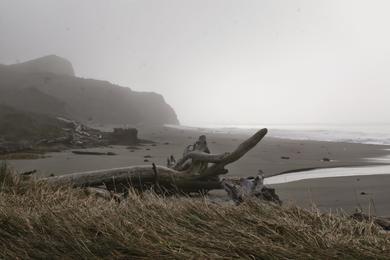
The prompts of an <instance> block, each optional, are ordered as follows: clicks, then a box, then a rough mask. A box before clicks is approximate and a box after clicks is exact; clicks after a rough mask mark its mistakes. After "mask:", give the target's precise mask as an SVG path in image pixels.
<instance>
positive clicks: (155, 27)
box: [0, 0, 390, 125]
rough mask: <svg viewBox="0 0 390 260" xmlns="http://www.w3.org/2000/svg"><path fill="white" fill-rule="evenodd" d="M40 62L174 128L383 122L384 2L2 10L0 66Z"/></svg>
mask: <svg viewBox="0 0 390 260" xmlns="http://www.w3.org/2000/svg"><path fill="white" fill-rule="evenodd" d="M47 54H56V55H59V56H62V57H65V58H67V59H69V60H70V61H71V62H72V63H73V66H74V68H75V71H76V74H77V75H78V76H80V77H86V78H97V79H104V80H108V81H111V82H113V83H116V84H119V85H122V86H128V87H131V88H132V89H134V90H139V91H155V92H158V93H161V94H163V95H164V97H165V99H166V101H167V102H168V103H169V104H171V105H172V107H173V108H174V109H175V111H176V112H177V114H178V116H179V120H180V121H181V122H182V123H183V124H192V125H196V124H255V123H260V124H262V123H264V124H271V123H370V122H387V123H389V122H390V1H385V0H383V1H373V0H370V1H369V0H367V1H357V0H348V1H347V0H334V1H332V0H317V1H314V0H307V1H298V0H284V1H279V0H269V1H261V0H254V1H246V0H235V1H229V0H219V1H218V0H213V1H211V0H204V1H202V0H192V1H190V0H188V1H187V0H175V1H171V0H165V1H162V0H154V1H148V0H138V1H130V0H123V1H119V0H115V1H107V0H99V1H98V0H82V1H80V0H62V1H60V0H57V1H55V0H46V1H43V0H34V1H32V0H26V1H18V0H0V63H4V64H10V63H15V62H16V61H25V60H28V59H32V58H36V57H40V56H43V55H47Z"/></svg>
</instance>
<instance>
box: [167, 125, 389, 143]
mask: <svg viewBox="0 0 390 260" xmlns="http://www.w3.org/2000/svg"><path fill="white" fill-rule="evenodd" d="M174 127H178V128H197V129H201V130H204V131H206V132H208V131H212V132H223V133H240V134H242V133H247V134H251V133H253V132H254V131H255V130H256V129H261V128H268V130H269V133H268V136H271V137H276V138H283V139H293V140H313V141H328V142H348V143H363V144H377V145H390V124H376V125H374V124H373V125H368V124H365V125H325V124H321V125H314V124H312V125H303V124H302V125H282V124H281V125H266V124H258V125H197V126H174Z"/></svg>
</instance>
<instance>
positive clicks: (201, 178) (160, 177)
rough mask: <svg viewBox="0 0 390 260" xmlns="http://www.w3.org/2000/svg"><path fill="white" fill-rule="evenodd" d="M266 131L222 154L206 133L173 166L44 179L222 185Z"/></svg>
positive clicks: (116, 185) (187, 187)
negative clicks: (223, 176)
mask: <svg viewBox="0 0 390 260" xmlns="http://www.w3.org/2000/svg"><path fill="white" fill-rule="evenodd" d="M266 134H267V129H261V130H259V131H258V132H257V133H255V134H254V135H253V136H251V137H250V138H249V139H247V140H246V141H244V142H243V143H241V144H240V145H239V146H238V147H237V148H236V149H235V150H234V151H233V152H231V153H221V154H210V153H209V152H210V151H209V149H208V147H207V142H206V137H205V136H201V137H200V138H199V140H198V141H197V142H196V143H195V144H194V145H193V146H192V148H190V149H189V148H187V149H186V151H185V152H184V154H183V158H182V159H180V160H178V162H177V163H176V164H175V165H174V166H173V167H172V168H169V167H165V166H152V165H141V166H130V167H123V168H114V169H106V170H97V171H87V172H76V173H72V174H67V175H61V176H55V177H50V178H45V179H43V180H44V181H47V182H49V183H52V184H71V185H73V186H76V187H97V186H100V185H105V186H106V187H108V188H109V189H113V190H122V189H124V188H128V187H134V188H141V189H143V188H147V187H150V186H153V185H155V184H156V183H158V185H159V186H160V187H163V188H164V189H167V190H180V191H183V192H195V191H200V190H211V189H220V188H222V185H221V183H220V181H219V178H218V176H219V175H221V174H226V173H227V170H226V169H225V166H226V165H228V164H230V163H233V162H235V161H237V160H239V159H240V158H241V157H242V156H244V155H245V154H246V153H247V152H248V151H249V150H251V149H252V148H253V147H254V146H256V144H258V143H259V142H260V141H261V140H262V139H263V137H264V136H265V135H266Z"/></svg>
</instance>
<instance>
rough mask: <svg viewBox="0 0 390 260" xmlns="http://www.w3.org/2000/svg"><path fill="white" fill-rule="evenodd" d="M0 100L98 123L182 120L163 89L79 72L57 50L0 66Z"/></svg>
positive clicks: (151, 123)
mask: <svg viewBox="0 0 390 260" xmlns="http://www.w3.org/2000/svg"><path fill="white" fill-rule="evenodd" d="M0 103H2V104H5V105H8V106H10V107H14V108H16V109H21V110H27V111H31V112H35V113H43V114H50V115H59V116H65V117H69V118H71V119H74V120H79V121H82V122H91V123H98V124H132V125H137V124H144V125H162V124H178V123H179V121H178V119H177V116H176V113H175V111H174V110H173V109H172V107H171V106H169V105H168V104H167V103H166V102H165V100H164V98H163V97H162V96H161V95H159V94H156V93H149V92H136V91H132V90H131V89H130V88H126V87H121V86H117V85H114V84H111V83H109V82H107V81H101V80H93V79H83V78H78V77H75V76H74V72H73V67H72V65H71V63H70V62H68V61H66V60H65V59H63V58H60V57H57V56H54V55H52V56H46V57H43V58H40V59H37V60H32V61H28V62H25V63H20V64H15V65H8V66H4V65H3V66H0Z"/></svg>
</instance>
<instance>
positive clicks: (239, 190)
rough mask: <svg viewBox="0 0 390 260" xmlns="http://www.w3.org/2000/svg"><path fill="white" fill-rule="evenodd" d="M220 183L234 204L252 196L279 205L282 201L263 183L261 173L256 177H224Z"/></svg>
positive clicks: (272, 189) (273, 190)
mask: <svg viewBox="0 0 390 260" xmlns="http://www.w3.org/2000/svg"><path fill="white" fill-rule="evenodd" d="M222 185H223V188H224V189H225V191H226V192H227V193H228V195H229V197H230V198H231V199H232V200H233V201H234V202H235V203H236V204H240V203H241V202H243V201H245V200H247V199H250V198H253V197H256V198H259V199H261V200H264V201H269V202H274V203H276V204H279V205H281V203H282V201H281V200H280V199H279V196H278V195H277V194H276V193H275V189H274V188H270V187H267V186H265V185H264V176H263V175H262V174H261V175H258V176H256V177H247V178H240V179H239V180H234V179H224V180H223V181H222Z"/></svg>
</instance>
